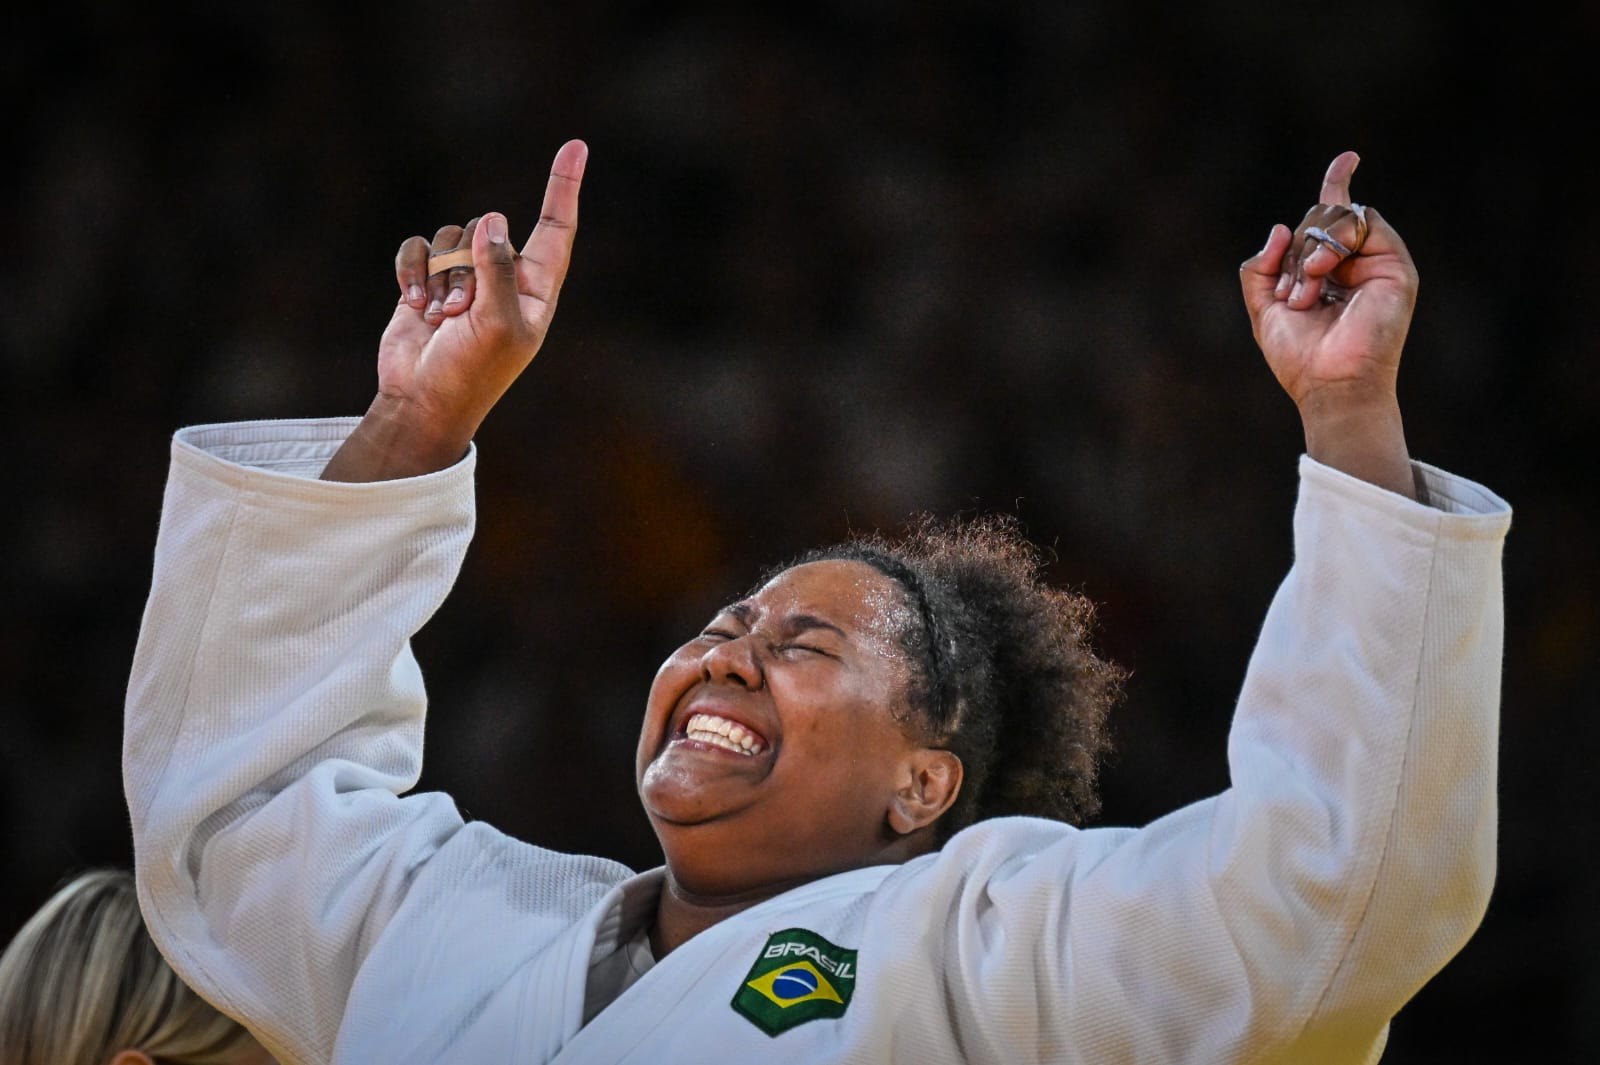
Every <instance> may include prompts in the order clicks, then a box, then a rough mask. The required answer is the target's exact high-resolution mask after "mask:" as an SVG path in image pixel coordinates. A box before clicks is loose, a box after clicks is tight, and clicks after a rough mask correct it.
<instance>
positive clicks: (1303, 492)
mask: <svg viewBox="0 0 1600 1065" xmlns="http://www.w3.org/2000/svg"><path fill="white" fill-rule="evenodd" d="M354 423H355V420H354V419H331V420H318V421H278V422H251V423H233V424H225V425H211V426H196V427H192V428H189V429H185V430H183V431H181V432H180V433H178V434H177V436H176V437H175V439H174V441H173V446H172V465H171V471H170V475H169V478H168V484H167V489H166V497H165V501H164V506H163V512H162V519H161V526H160V531H159V536H158V538H157V545H156V556H155V565H154V578H153V585H152V589H151V593H150V598H149V602H148V604H147V606H146V610H145V616H144V623H143V627H142V630H141V633H140V639H139V644H138V648H137V651H136V654H135V658H134V663H133V669H132V675H131V678H130V684H129V690H128V704H127V712H126V726H125V736H124V784H125V789H126V794H127V799H128V804H129V808H130V812H131V816H132V823H133V830H134V839H135V859H136V871H137V875H138V883H139V892H140V900H141V903H142V906H143V909H144V913H145V916H146V919H147V921H148V924H149V927H150V931H151V934H152V935H153V936H154V937H155V940H156V942H157V943H158V944H159V945H160V947H161V949H162V951H163V952H164V953H165V954H166V956H167V957H168V959H169V960H170V961H171V962H172V964H173V965H174V967H175V968H176V969H177V970H178V972H179V973H180V974H181V975H182V976H183V978H184V979H185V980H187V981H188V982H190V983H191V984H192V985H193V986H194V987H195V988H196V989H197V990H199V991H200V992H201V993H202V994H203V995H205V996H206V997H207V998H208V999H210V1000H211V1001H212V1002H214V1003H215V1004H216V1005H217V1006H218V1007H219V1008H221V1009H223V1010H225V1011H226V1012H227V1013H229V1014H231V1015H232V1016H234V1017H236V1018H238V1019H239V1020H241V1021H243V1022H244V1023H245V1024H247V1025H248V1026H249V1027H250V1028H251V1029H252V1030H253V1031H254V1032H255V1033H256V1034H257V1035H258V1036H259V1037H260V1038H261V1040H262V1041H263V1042H264V1043H265V1045H266V1046H267V1047H268V1048H269V1049H270V1050H271V1051H272V1052H273V1053H274V1054H275V1055H276V1056H277V1057H278V1058H279V1059H280V1060H282V1061H283V1062H285V1063H288V1065H297V1063H324V1062H340V1063H350V1065H356V1063H361V1065H368V1063H375V1062H385V1063H396V1062H415V1063H438V1062H471V1063H489V1062H494V1063H502V1062H507V1063H509V1062H516V1063H524V1062H530V1063H531V1062H562V1063H574V1062H581V1063H611V1062H639V1063H644V1062H648V1063H650V1065H664V1063H675V1062H694V1063H703V1062H706V1061H710V1060H727V1061H748V1060H757V1056H758V1055H759V1056H761V1057H760V1060H765V1061H771V1062H829V1063H839V1062H860V1063H867V1062H872V1063H883V1062H902V1061H903V1062H966V1061H970V1062H996V1063H1008V1065H1010V1063H1021V1062H1083V1063H1088V1062H1095V1063H1101V1065H1104V1063H1140V1065H1148V1063H1152V1062H1172V1063H1188V1062H1193V1063H1205V1065H1216V1063H1219V1062H1256V1061H1293V1062H1296V1063H1318V1062H1357V1063H1359V1062H1371V1061H1374V1060H1376V1059H1377V1058H1378V1057H1379V1056H1380V1054H1381V1052H1382V1047H1383V1041H1384V1038H1385V1034H1386V1032H1387V1025H1388V1022H1389V1021H1390V1020H1391V1018H1393V1016H1394V1015H1395V1013H1396V1012H1397V1011H1398V1010H1399V1009H1400V1008H1401V1006H1403V1005H1404V1003H1405V1002H1406V1001H1407V1000H1408V999H1409V998H1410V997H1411V996H1412V995H1413V994H1414V993H1415V992H1416V991H1417V990H1418V989H1419V988H1420V987H1421V986H1422V984H1423V983H1424V982H1425V981H1426V980H1427V979H1428V978H1429V977H1430V976H1432V975H1433V974H1434V973H1435V972H1437V971H1438V970H1439V969H1440V968H1441V967H1442V966H1443V965H1444V964H1445V963H1446V962H1447V961H1448V960H1449V959H1450V958H1451V957H1452V956H1453V955H1454V954H1455V953H1456V952H1457V951H1458V950H1459V949H1460V948H1461V946H1462V945H1463V944H1464V943H1465V942H1466V940H1467V938H1468V937H1469V936H1470V935H1471V934H1472V932H1473V930H1474V929H1475V928H1476V927H1477V924H1478V922H1479V920H1480V919H1481V917H1482V914H1483V912H1484V909H1485V907H1486V905H1487V900H1488V897H1489V893H1490V890H1491V886H1492V882H1493V878H1494V869H1495V842H1496V835H1495V833H1496V805H1495V789H1496V757H1497V740H1498V736H1497V733H1498V714H1499V702H1500V664H1501V647H1502V624H1503V620H1502V592H1501V585H1500V580H1501V576H1500V569H1501V551H1502V544H1503V540H1504V537H1505V535H1506V533H1507V530H1508V527H1509V525H1510V510H1509V508H1508V507H1507V506H1506V504H1505V503H1504V502H1503V501H1502V500H1500V499H1499V498H1498V497H1496V496H1495V495H1494V494H1493V493H1491V492H1489V491H1488V490H1486V489H1484V488H1482V487H1480V486H1478V485H1476V484H1473V483H1472V482H1470V481H1466V480H1463V479H1460V478H1456V477H1453V476H1451V475H1449V474H1446V473H1444V472H1442V471H1439V470H1436V469H1433V468H1431V467H1426V466H1421V465H1420V464H1419V467H1418V468H1419V470H1420V472H1421V475H1422V477H1423V479H1424V481H1425V483H1426V485H1427V487H1428V491H1429V493H1430V502H1431V504H1432V505H1431V506H1424V505H1422V504H1418V503H1415V502H1412V501H1409V500H1406V499H1402V498H1401V497H1399V496H1396V495H1393V494H1391V493H1387V492H1384V491H1382V490H1381V489H1378V488H1376V487H1374V486H1371V485H1368V484H1365V483H1362V482H1360V481H1357V480H1354V479H1352V478H1350V477H1347V476H1345V475H1343V474H1341V473H1338V472H1337V471H1334V470H1331V469H1328V468H1326V467H1323V466H1320V465H1318V464H1317V463H1315V462H1313V461H1312V460H1310V459H1309V458H1306V457H1302V458H1301V460H1300V495H1299V500H1298V503H1297V506H1296V510H1295V516H1294V535H1295V561H1294V564H1293V566H1292V568H1291V570H1290V572H1289V574H1288V575H1287V577H1286V578H1285V579H1284V581H1283V583H1282V585H1281V587H1280V589H1279V591H1278V593H1277V595H1276V597H1275V598H1274V600H1273V603H1272V605H1271V608H1270V610H1269V612H1268V615H1267V617H1266V620H1265V623H1264V625H1263V627H1262V630H1261V633H1260V637H1259V642H1258V645H1257V647H1256V650H1255V652H1254V654H1253V656H1252V659H1251V662H1250V665H1249V669H1248V672H1247V676H1246V679H1245V682H1244V685H1243V688H1242V690H1241V693H1240V698H1239V703H1238V707H1237V709H1236V712H1235V719H1234V722H1233V726H1232V730H1231V732H1230V736H1229V744H1228V762H1229V771H1230V781H1231V784H1230V787H1229V788H1228V789H1227V790H1226V791H1224V792H1222V793H1221V794H1219V795H1217V796H1215V797H1212V798H1209V799H1205V800H1203V801H1199V802H1196V803H1194V804H1192V805H1190V806H1187V807H1185V808H1184V809H1181V810H1178V811H1176V812H1174V813H1172V814H1170V815H1168V816H1166V817H1163V818H1161V819H1159V820H1157V821H1155V822H1153V823H1151V824H1149V825H1147V826H1144V827H1143V828H1139V829H1132V828H1109V829H1102V828H1095V829H1085V830H1080V829H1074V828H1072V827H1070V826H1067V825H1063V824H1059V823H1055V822H1050V821H1044V820H1035V819H1028V818H1006V819H997V820H992V821H987V822H980V823H979V824H977V825H975V826H973V827H971V828H969V829H967V830H966V831H964V832H961V833H959V834H958V835H957V836H956V837H955V838H954V839H952V840H951V841H950V842H949V843H948V844H947V845H946V846H945V847H944V849H943V850H942V851H941V852H939V853H938V854H934V855H928V856H925V857H922V858H919V859H917V860H915V861H912V862H910V863H907V864H906V865H903V866H898V867H878V868H872V869H862V870H857V871H854V872H850V873H845V874H841V875H838V876H834V877H829V878H827V879H824V880H820V881H817V882H815V883H812V884H809V885H807V886H805V887H802V888H799V889H796V890H793V891H790V892H788V893H786V894H784V895H782V896H779V897H777V898H774V899H771V900H768V901H767V902H765V903H762V904H761V905H758V906H756V907H754V908H753V909H750V910H748V911H746V912H744V913H742V914H740V915H738V916H736V917H733V918H730V919H728V920H726V921H724V922H722V923H720V924H718V925H716V926H714V927H713V928H711V929H709V930H708V931H706V932H703V933H701V934H700V935H698V936H696V937H695V938H693V939H691V940H690V941H689V942H688V943H687V944H685V945H684V946H682V947H680V948H679V949H677V950H675V951H673V952H672V953H671V954H669V955H667V956H666V957H665V958H663V959H661V960H660V961H658V962H657V963H656V964H655V965H654V966H653V967H651V968H649V970H648V971H647V972H644V973H643V974H642V975H638V973H637V968H638V967H637V966H630V965H623V964H617V960H616V958H615V957H614V956H615V955H616V954H617V952H618V951H621V950H626V949H627V948H628V946H629V944H630V942H631V941H634V940H635V937H636V936H637V934H638V932H639V930H640V928H641V927H642V926H643V925H644V924H645V923H646V922H647V921H648V920H649V919H650V916H651V914H652V912H653V907H654V905H655V901H656V898H657V896H658V892H659V890H660V884H661V870H659V869H658V870H651V871H647V872H644V873H642V874H638V875H635V874H634V873H633V872H632V871H631V870H629V869H627V868H624V867H623V866H621V865H620V864H618V863H616V862H613V861H608V860H606V859H603V858H599V857H592V856H583V855H567V854H558V853H554V852H551V851H549V850H545V849H542V848H539V847H536V846H532V845H530V844H528V843H524V842H521V841H518V840H515V839H511V838H509V837H507V836H505V835H503V834H501V833H498V832H496V831H495V830H493V829H492V828H490V827H488V826H486V825H484V824H482V823H479V822H472V823H465V822H464V821H463V819H462V817H461V815H460V814H459V813H458V811H457V809H456V807H455V806H454V804H453V803H452V801H451V800H450V799H449V798H448V797H447V796H445V795H441V794H436V793H411V789H412V788H413V787H414V786H415V785H416V783H417V780H418V777H419V773H420V767H421V757H422V742H423V718H424V708H425V698H424V687H423V681H422V673H421V670H420V669H419V667H418V665H417V663H416V661H415V660H414V659H413V657H412V655H411V651H410V645H409V640H410V638H411V636H412V635H413V634H414V633H416V632H417V631H418V630H419V629H420V628H421V626H422V625H423V624H424V623H425V622H427V620H428V619H429V617H430V616H431V615H432V614H433V613H434V611H435V610H436V609H437V608H438V606H439V605H440V603H441V602H442V601H443V600H444V598H445V596H446V595H447V594H448V592H449V591H450V588H451V586H452V584H453V582H454V580H455V578H456V575H457V572H458V568H459V566H460V564H461V561H462V557H463V555H464V553H465V551H466V549H467V545H468V542H469V540H470V538H471V536H472V531H473V520H474V516H473V468H474V461H475V454H472V453H469V455H468V456H467V457H466V458H465V459H463V460H462V461H461V462H460V463H459V464H457V465H456V466H454V467H452V468H450V469H447V470H444V471H441V472H438V473H435V474H431V475H428V476H426V477H419V478H412V479H407V480H399V481H387V482H380V483H375V484H341V483H330V482H322V481H318V480H316V479H315V477H316V476H317V474H318V473H319V472H320V470H321V468H322V466H323V465H324V464H325V462H326V461H327V459H328V458H329V457H330V456H331V455H332V453H333V452H334V451H335V450H336V449H337V447H338V445H339V443H340V442H341V441H342V440H343V438H344V437H345V435H346V434H347V433H348V432H349V430H350V429H351V428H352V427H353V425H354ZM642 696H643V693H641V704H642ZM617 801H619V802H622V801H629V800H628V797H625V796H618V797H617ZM641 816H643V815H642V814H641ZM797 927H798V928H804V929H807V930H810V931H811V932H814V933H815V934H816V935H818V936H821V937H823V938H825V939H826V940H827V941H829V942H830V943H832V944H836V945H840V946H843V947H847V948H849V949H852V950H856V951H858V952H859V964H858V975H857V978H856V982H855V985H854V986H855V991H854V997H853V998H852V999H851V1000H850V1002H849V1005H848V1008H847V1009H846V1010H845V1011H844V1014H843V1016H841V1017H838V1018H833V1019H819V1020H813V1021H809V1022H807V1023H803V1024H799V1025H797V1026H795V1027H793V1028H790V1029H788V1030H787V1031H783V1032H781V1033H780V1034H778V1035H776V1036H771V1035H768V1034H767V1033H766V1032H764V1031H762V1030H760V1029H759V1028H758V1027H756V1025H754V1024H752V1023H751V1022H750V1021H749V1020H748V1019H746V1017H744V1016H742V1015H741V1014H740V1013H738V1012H736V1011H735V1010H734V1009H733V1008H732V1007H731V1006H730V1002H731V1000H732V999H733V998H734V996H735V995H736V994H737V993H739V992H740V989H741V987H742V985H743V982H744V981H745V979H746V977H747V975H748V974H749V972H750V970H751V966H752V964H753V963H754V962H755V960H756V959H757V957H758V955H759V954H760V953H761V951H762V948H763V945H764V944H766V942H767V939H768V937H769V936H771V935H773V934H774V933H776V932H779V931H781V930H784V929H789V928H797ZM636 960H637V959H636ZM619 988H625V989H622V990H621V993H620V994H618V990H619ZM612 996H616V997H615V998H614V1000H611V1001H608V1000H610V999H612ZM586 1000H587V1001H586ZM586 1017H592V1019H591V1020H588V1021H587V1023H585V1018H586Z"/></svg>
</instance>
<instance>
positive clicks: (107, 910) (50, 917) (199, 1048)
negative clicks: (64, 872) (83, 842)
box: [0, 869, 260, 1065]
mask: <svg viewBox="0 0 1600 1065" xmlns="http://www.w3.org/2000/svg"><path fill="white" fill-rule="evenodd" d="M119 1050H140V1051H143V1052H144V1053H145V1054H147V1055H149V1056H150V1057H152V1058H155V1059H157V1060H159V1061H162V1062H170V1063H172V1065H235V1063H236V1062H238V1061H239V1059H240V1058H241V1057H242V1056H243V1055H245V1054H246V1053H249V1052H252V1051H254V1052H256V1053H260V1050H259V1044H258V1043H256V1041H255V1039H253V1038H252V1037H251V1036H250V1033H249V1032H247V1031H245V1029H244V1028H243V1027H242V1026H241V1025H239V1024H238V1023H237V1022H236V1021H234V1020H232V1019H230V1018H229V1017H227V1016H225V1015H224V1014H222V1013H219V1012H218V1011H217V1010H216V1009H215V1008H213V1007H212V1006H211V1005H210V1004H208V1003H207V1002H206V1001H205V1000H204V999H202V998H200V996H199V995H197V994H195V993H194V991H193V990H191V989H190V988H189V986H188V985H186V984H184V983H183V981H181V980H179V979H178V976H177V974H176V973H174V972H173V971H172V969H171V968H170V967H169V966H168V965H167V963H166V960H165V959H164V958H162V956H161V954H160V953H159V952H158V951H157V950H156V946H155V943H153V942H152V941H151V939H150V934H149V932H147V931H146V929H145V926H144V918H143V917H142V916H141V915H140V913H139V902H138V898H137V897H136V895H135V893H134V886H133V877H132V875H130V874H129V873H126V872H123V871H121V870H112V869H102V870H92V871H90V872H86V873H83V874H81V875H79V876H77V877H75V878H73V879H72V880H71V881H70V882H68V883H67V884H66V885H65V886H63V887H62V888H61V889H60V890H58V891H57V892H56V893H55V894H54V895H52V896H51V897H50V900H49V901H48V902H46V903H45V904H44V905H43V906H42V907H40V908H39V910H38V912H36V913H35V914H34V915H33V916H32V917H31V918H29V920H28V923H27V924H25V925H23V926H22V930H21V931H19V932H18V933H17V934H16V936H15V937H14V938H13V939H12V940H11V944H10V946H8V947H6V950H5V953H4V954H0V1062H4V1063H5V1065H105V1063H106V1062H107V1061H109V1060H110V1058H111V1056H112V1055H113V1054H115V1053H116V1052H117V1051H119Z"/></svg>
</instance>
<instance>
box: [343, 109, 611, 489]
mask: <svg viewBox="0 0 1600 1065" xmlns="http://www.w3.org/2000/svg"><path fill="white" fill-rule="evenodd" d="M588 154H589V151H588V147H587V146H586V145H585V144H584V143H583V142H582V141H577V140H574V141H569V142H567V143H566V144H564V145H562V147H561V150H560V151H558V152H557V153H556V157H555V161H554V163H553V164H552V166H551V169H550V179H549V182H548V184H547V185H546V187H545V195H544V205H543V207H542V209H541V211H540V217H539V223H538V225H537V226H535V227H534V230H533V234H532V235H531V236H530V237H529V238H528V242H527V244H525V245H524V246H523V248H522V251H521V252H520V253H518V252H516V251H515V249H514V248H513V247H512V245H511V243H510V241H509V239H508V237H507V222H506V218H505V216H504V215H502V214H499V213H497V212H490V213H486V214H484V215H481V216H479V217H478V218H475V219H472V220H471V221H470V222H468V223H467V224H466V225H465V226H445V227H443V228H441V229H440V230H438V232H436V233H435V234H434V238H433V239H432V240H431V241H430V240H428V239H427V238H424V237H420V236H417V237H411V238H409V239H408V240H406V241H405V242H404V243H403V244H401V245H400V250H399V253H398V254H397V255H396V257H395V277H396V280H397V281H398V282H399V284H400V293H401V296H400V301H399V302H398V303H397V304H396V305H395V309H394V315H393V316H392V317H391V318H390V320H389V325H388V327H387V328H385V330H384V332H383V338H382V340H381V341H380V342H379V344H378V394H377V396H376V397H375V398H374V399H373V401H372V405H371V406H370V407H369V408H368V410H367V413H366V415H365V416H364V417H363V418H362V420H361V423H360V424H359V425H358V426H357V427H356V430H355V431H354V432H353V433H352V434H351V435H350V437H349V438H348V439H347V440H346V441H345V443H344V445H343V446H342V447H341V448H340V449H339V452H338V453H337V454H336V455H334V457H333V459H332V460H331V461H330V462H329V463H328V466H327V468H326V469H325V470H324V471H323V474H322V477H323V479H324V480H330V481H378V480H389V479H392V478H397V477H411V476H417V475H419V474H424V473H431V472H433V471H435V470H440V469H443V468H445V467H446V466H450V465H452V464H454V463H456V462H458V461H459V460H460V459H461V457H462V456H463V455H464V454H465V453H466V450H467V447H468V445H469V444H470V443H471V442H472V438H473V436H474V435H475V434H476V433H477V431H478V427H479V426H480V425H481V424H482V423H483V420H484V418H485V417H486V416H487V415H488V413H489V411H490V410H491V409H493V407H494V405H495V403H497V402H498V401H499V399H500V397H501V396H503V395H505V393H506V391H507V390H508V389H509V388H510V387H511V385H512V383H513V382H514V381H516V379H517V377H518V376H519V375H521V373H522V371H523V370H524V369H526V368H527V366H528V363H529V362H531V361H532V360H533V357H534V355H536V354H537V353H538V351H539V347H540V345H541V344H543V343H544V338H545V335H546V333H547V331H548V330H549V327H550V321H551V318H552V317H553V316H554V314H555V308H556V299H557V297H558V296H559V294H560V291H561V284H562V282H563V281H564V280H565V279H566V275H567V266H568V264H569V263H570V261H571V257H572V241H573V237H574V235H575V234H576V232H577V226H578V190H579V187H580V185H581V184H582V181H583V171H584V165H585V163H586V162H587V160H588ZM469 248H470V250H471V265H470V266H466V265H463V266H460V267H457V268H455V269H452V270H449V271H446V272H441V273H438V274H435V275H434V276H432V277H430V276H429V265H428V264H429V258H430V256H433V255H439V254H444V253H448V252H451V251H458V250H459V251H465V250H466V249H469Z"/></svg>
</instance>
